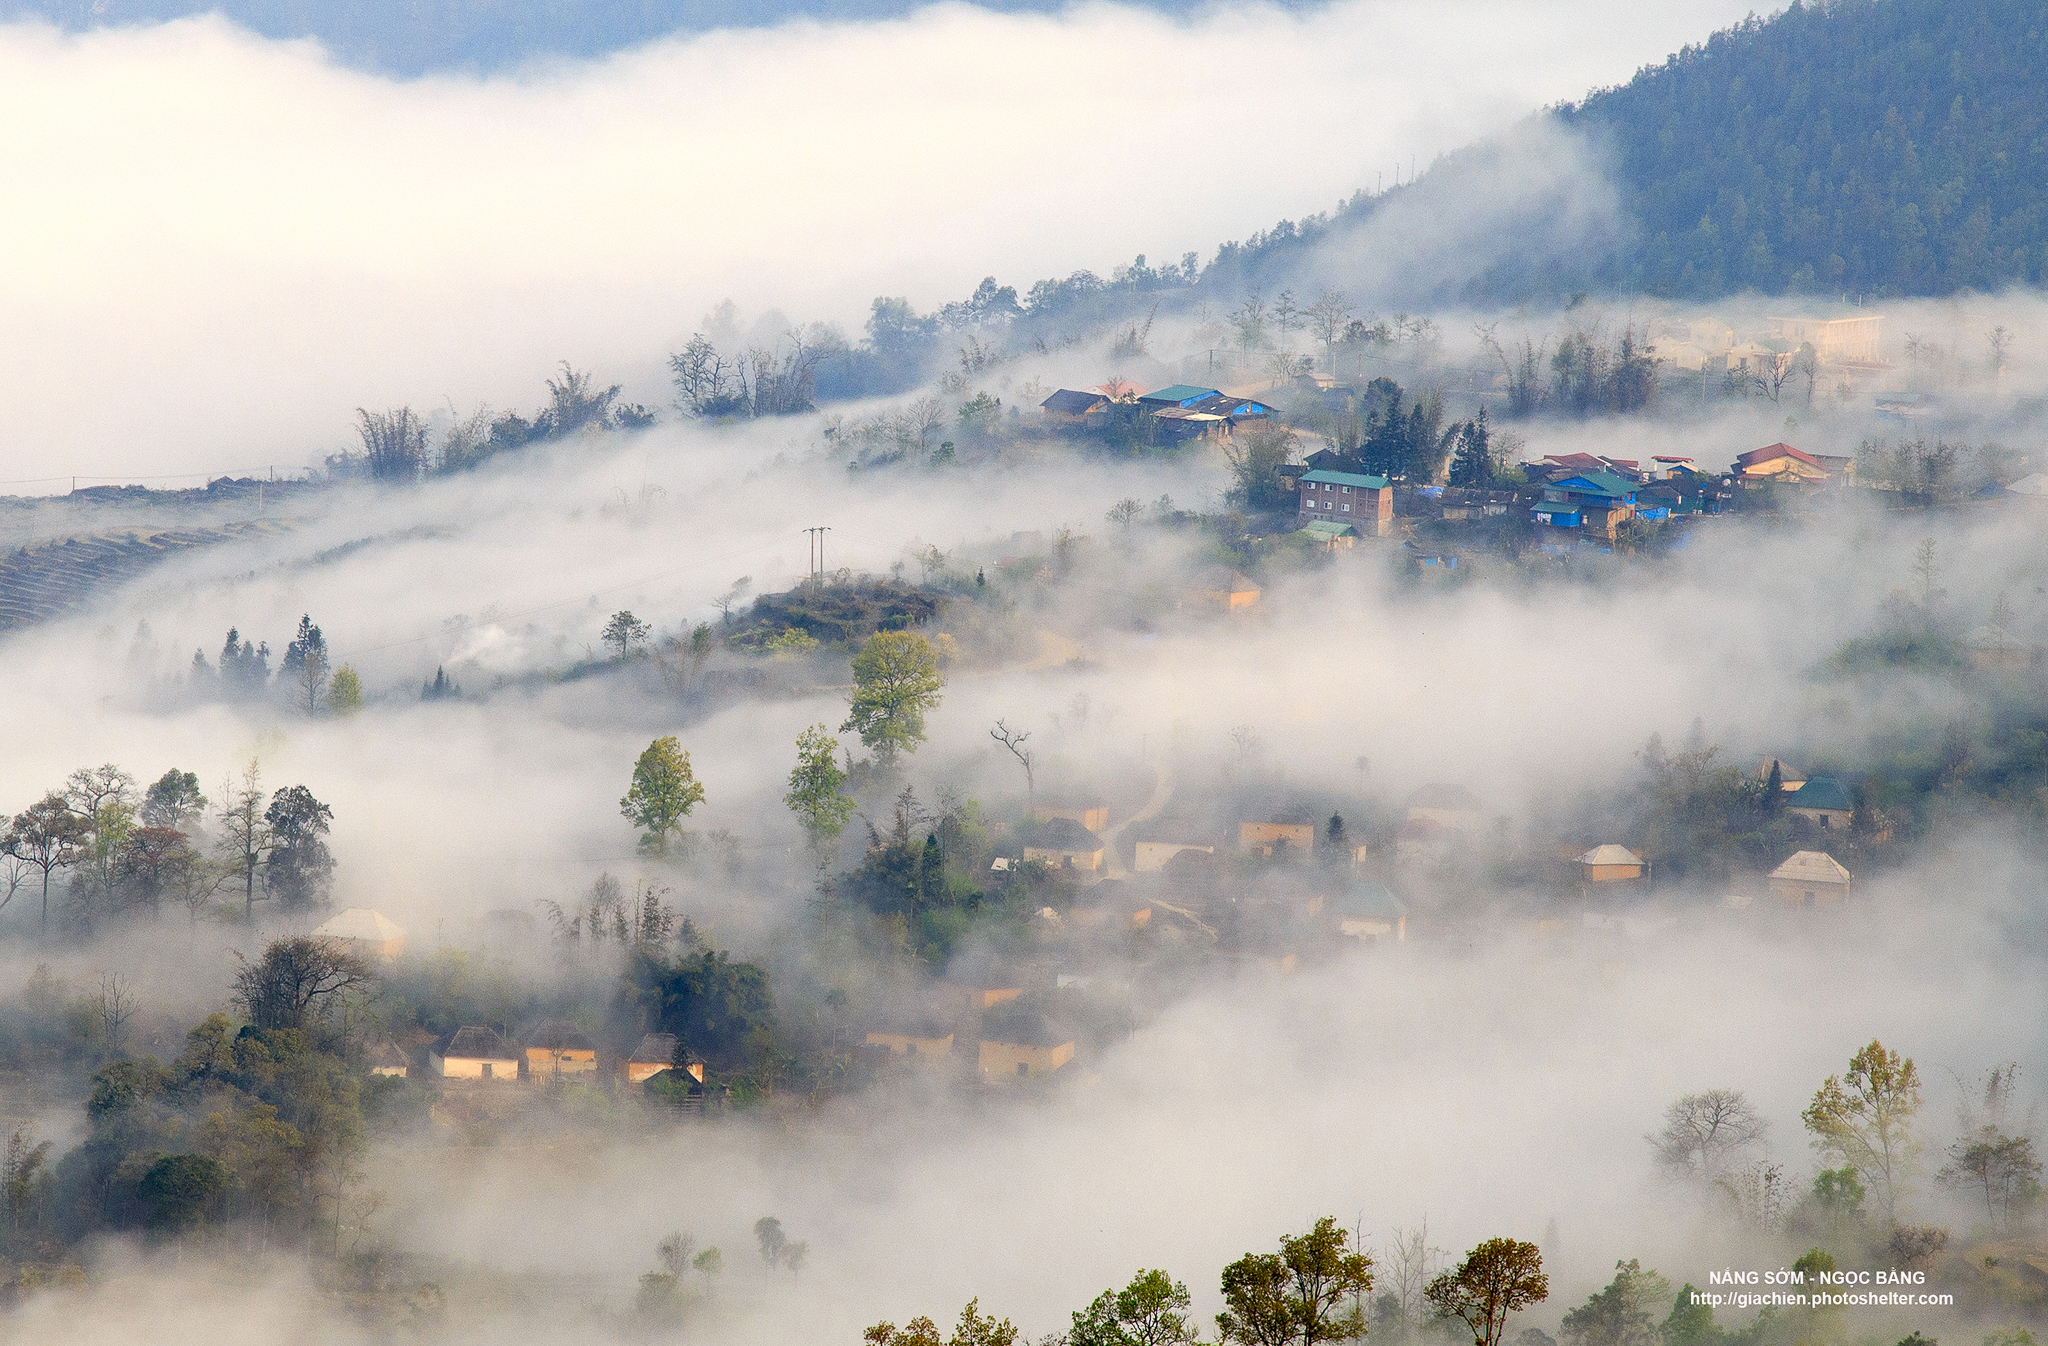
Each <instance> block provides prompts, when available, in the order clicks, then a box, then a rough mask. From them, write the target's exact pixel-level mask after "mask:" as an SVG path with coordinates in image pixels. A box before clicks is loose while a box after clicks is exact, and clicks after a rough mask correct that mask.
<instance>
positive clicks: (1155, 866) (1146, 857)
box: [1134, 841, 1216, 874]
mask: <svg viewBox="0 0 2048 1346" xmlns="http://www.w3.org/2000/svg"><path fill="white" fill-rule="evenodd" d="M1182 851H1200V852H1202V853H1203V854H1204V855H1214V854H1216V848H1215V847H1214V846H1197V845H1195V844H1194V843H1192V842H1187V841H1141V842H1139V843H1138V854H1137V859H1136V862H1135V865H1134V867H1135V868H1136V870H1137V871H1138V873H1140V874H1150V873H1153V872H1154V871H1156V870H1161V869H1164V868H1166V862H1167V861H1168V860H1171V859H1172V858H1173V857H1174V856H1176V855H1179V854H1180V853H1181V852H1182Z"/></svg>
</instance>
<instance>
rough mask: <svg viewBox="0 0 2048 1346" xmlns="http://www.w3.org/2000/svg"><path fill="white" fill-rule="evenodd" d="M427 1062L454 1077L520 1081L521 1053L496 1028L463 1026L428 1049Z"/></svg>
mask: <svg viewBox="0 0 2048 1346" xmlns="http://www.w3.org/2000/svg"><path fill="white" fill-rule="evenodd" d="M427 1064H428V1065H429V1066H430V1067H431V1068H432V1069H433V1072H434V1073H435V1074H436V1075H439V1076H441V1077H443V1078H444V1079H451V1080H517V1079H518V1078H519V1055H518V1053H517V1052H515V1051H513V1049H512V1048H511V1046H510V1045H509V1044H507V1043H506V1041H505V1039H503V1038H502V1037H500V1036H498V1032H497V1030H496V1029H493V1028H462V1029H458V1030H456V1032H455V1033H454V1034H453V1035H452V1036H451V1037H450V1038H449V1039H448V1040H447V1041H446V1042H445V1043H442V1044H441V1045H440V1046H438V1047H437V1048H435V1049H434V1050H433V1051H431V1052H429V1053H428V1055H427Z"/></svg>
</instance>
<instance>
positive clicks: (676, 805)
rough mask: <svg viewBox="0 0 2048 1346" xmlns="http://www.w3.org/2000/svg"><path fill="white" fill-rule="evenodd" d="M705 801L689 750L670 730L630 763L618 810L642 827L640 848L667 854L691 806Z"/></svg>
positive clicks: (634, 823)
mask: <svg viewBox="0 0 2048 1346" xmlns="http://www.w3.org/2000/svg"><path fill="white" fill-rule="evenodd" d="M703 802H704V787H703V786H702V785H700V784H698V783H697V775H696V772H694V771H692V770H691V768H690V754H688V753H687V752H684V751H683V745H682V743H681V742H680V741H679V740H678V739H677V738H676V736H675V735H673V734H668V735H664V736H663V737H661V738H658V739H656V740H654V742H652V743H650V744H648V745H647V749H646V751H644V752H642V753H641V754H640V758H639V760H638V761H636V762H635V763H633V783H632V784H631V785H630V786H629V787H628V788H627V790H626V797H625V798H623V799H621V800H620V801H619V812H620V813H621V814H622V815H624V816H625V818H626V819H627V821H629V822H631V823H632V824H633V825H634V826H635V827H638V828H639V829H640V831H641V837H640V849H641V850H643V851H646V852H649V853H650V854H654V855H666V854H667V853H668V847H669V842H670V840H671V838H673V837H674V836H675V835H676V834H677V833H679V832H680V831H681V829H682V823H683V819H684V818H686V817H688V816H689V813H690V810H691V809H693V808H695V807H697V805H699V804H701V803H703Z"/></svg>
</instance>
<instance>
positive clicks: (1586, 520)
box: [1529, 472, 1638, 538]
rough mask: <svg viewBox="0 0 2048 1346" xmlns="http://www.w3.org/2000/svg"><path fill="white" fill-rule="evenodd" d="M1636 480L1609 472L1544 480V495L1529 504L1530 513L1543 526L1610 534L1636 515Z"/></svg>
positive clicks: (1610, 536)
mask: <svg viewBox="0 0 2048 1346" xmlns="http://www.w3.org/2000/svg"><path fill="white" fill-rule="evenodd" d="M1637 489H1638V487H1637V484H1636V483H1635V482H1632V481H1629V480H1627V479H1625V478H1622V477H1617V476H1615V475H1614V474H1613V473H1612V472H1581V473H1579V474H1577V475H1576V476H1570V477H1565V478H1563V479H1561V480H1558V481H1552V482H1546V483H1544V486H1543V498H1542V499H1541V500H1539V501H1537V502H1536V504H1535V505H1533V506H1531V507H1530V511H1529V513H1530V517H1532V518H1533V519H1535V520H1536V522H1537V523H1539V524H1542V525H1543V526H1544V527H1546V528H1571V529H1577V530H1579V531H1581V532H1582V533H1586V534H1597V535H1599V536H1601V537H1607V538H1612V537H1613V536H1614V534H1615V531H1616V530H1617V529H1619V528H1620V527H1621V525H1622V524H1624V523H1626V522H1628V520H1630V519H1632V518H1634V517H1635V514H1636V491H1637Z"/></svg>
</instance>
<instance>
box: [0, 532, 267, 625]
mask: <svg viewBox="0 0 2048 1346" xmlns="http://www.w3.org/2000/svg"><path fill="white" fill-rule="evenodd" d="M289 527H290V525H289V524H287V523H284V522H281V521H279V520H275V519H250V520H244V521H239V522H232V523H223V524H219V525H217V526H214V527H207V528H177V529H152V528H124V529H117V530H111V531H107V532H99V533H81V534H75V535H73V536H71V537H64V538H52V539H50V540H48V541H43V542H35V543H31V544H29V545H28V546H24V547H19V548H17V549H15V550H14V551H13V552H11V553H8V554H7V555H5V556H0V631H10V630H13V629H15V628H17V627H22V626H28V625H31V624H33V623H35V622H41V621H47V620H49V619H50V618H52V617H55V616H59V615H61V614H63V613H66V612H70V611H73V610H75V609H77V608H80V607H83V606H84V605H85V604H86V603H88V602H90V601H91V600H92V599H93V598H94V597H95V596H96V594H98V593H99V592H101V591H103V590H104V589H106V588H107V587H109V586H112V585H116V584H122V583H125V582H127V581H128V580H131V579H134V578H135V577H136V576H138V575H140V574H142V573H143V572H144V571H146V570H148V569H150V568H151V567H152V566H155V565H157V564H158V563H159V562H161V561H163V560H165V559H166V558H168V557H170V556H174V555H176V554H178V553H179V552H182V551H189V550H191V549H192V548H195V547H211V546H217V545H218V544H220V543H223V542H233V541H237V540H240V539H244V538H250V537H264V536H269V535H272V534H275V533H280V532H285V531H287V530H288V529H289Z"/></svg>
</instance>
